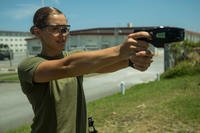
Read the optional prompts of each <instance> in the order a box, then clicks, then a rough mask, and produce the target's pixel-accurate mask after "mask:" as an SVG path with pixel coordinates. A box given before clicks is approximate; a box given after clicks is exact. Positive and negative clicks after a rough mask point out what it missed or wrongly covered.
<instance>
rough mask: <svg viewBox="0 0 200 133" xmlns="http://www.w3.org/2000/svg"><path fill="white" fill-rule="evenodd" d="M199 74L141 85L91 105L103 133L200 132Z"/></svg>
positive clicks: (89, 109)
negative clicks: (123, 94)
mask: <svg viewBox="0 0 200 133" xmlns="http://www.w3.org/2000/svg"><path fill="white" fill-rule="evenodd" d="M199 79H200V75H195V76H184V77H178V78H173V79H168V80H161V81H159V82H158V81H155V82H150V83H147V84H139V85H136V86H134V87H132V88H131V89H129V90H127V92H126V95H125V96H122V95H120V94H115V95H113V96H111V97H106V98H103V99H100V100H97V101H93V102H91V103H89V105H88V111H89V115H92V116H94V117H95V121H96V123H95V125H96V127H97V129H98V130H99V131H101V132H102V133H108V132H109V133H117V132H121V133H127V132H128V133H132V132H138V133H143V132H144V133H148V132H152V133H160V132H180V133H182V132H194V133H196V132H200V126H199V125H200V113H199V112H200V102H199V101H200V80H199Z"/></svg>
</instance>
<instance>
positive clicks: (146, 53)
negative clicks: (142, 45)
mask: <svg viewBox="0 0 200 133" xmlns="http://www.w3.org/2000/svg"><path fill="white" fill-rule="evenodd" d="M136 56H138V57H139V56H142V57H144V56H145V57H151V58H152V57H153V56H154V53H152V52H151V51H149V50H143V51H139V52H137V53H136Z"/></svg>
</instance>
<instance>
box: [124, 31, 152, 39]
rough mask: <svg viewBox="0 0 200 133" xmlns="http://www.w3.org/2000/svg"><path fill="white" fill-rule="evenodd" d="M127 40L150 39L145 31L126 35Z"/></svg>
mask: <svg viewBox="0 0 200 133" xmlns="http://www.w3.org/2000/svg"><path fill="white" fill-rule="evenodd" d="M128 38H133V39H138V38H148V39H151V35H150V34H149V33H148V32H146V31H140V32H135V33H132V34H129V35H128Z"/></svg>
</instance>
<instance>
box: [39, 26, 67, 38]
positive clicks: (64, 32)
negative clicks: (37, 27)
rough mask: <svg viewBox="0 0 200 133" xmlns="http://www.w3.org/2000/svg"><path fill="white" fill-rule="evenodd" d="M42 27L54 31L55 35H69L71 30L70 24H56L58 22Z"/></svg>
mask: <svg viewBox="0 0 200 133" xmlns="http://www.w3.org/2000/svg"><path fill="white" fill-rule="evenodd" d="M42 28H47V30H48V32H50V33H52V34H53V35H55V36H58V35H60V34H62V35H67V34H69V31H70V25H56V24H50V25H45V26H43V27H42Z"/></svg>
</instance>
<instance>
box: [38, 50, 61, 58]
mask: <svg viewBox="0 0 200 133" xmlns="http://www.w3.org/2000/svg"><path fill="white" fill-rule="evenodd" d="M40 54H41V55H45V56H49V57H55V56H59V55H62V51H58V52H55V51H48V52H47V51H44V50H42V51H41V53H40Z"/></svg>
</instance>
